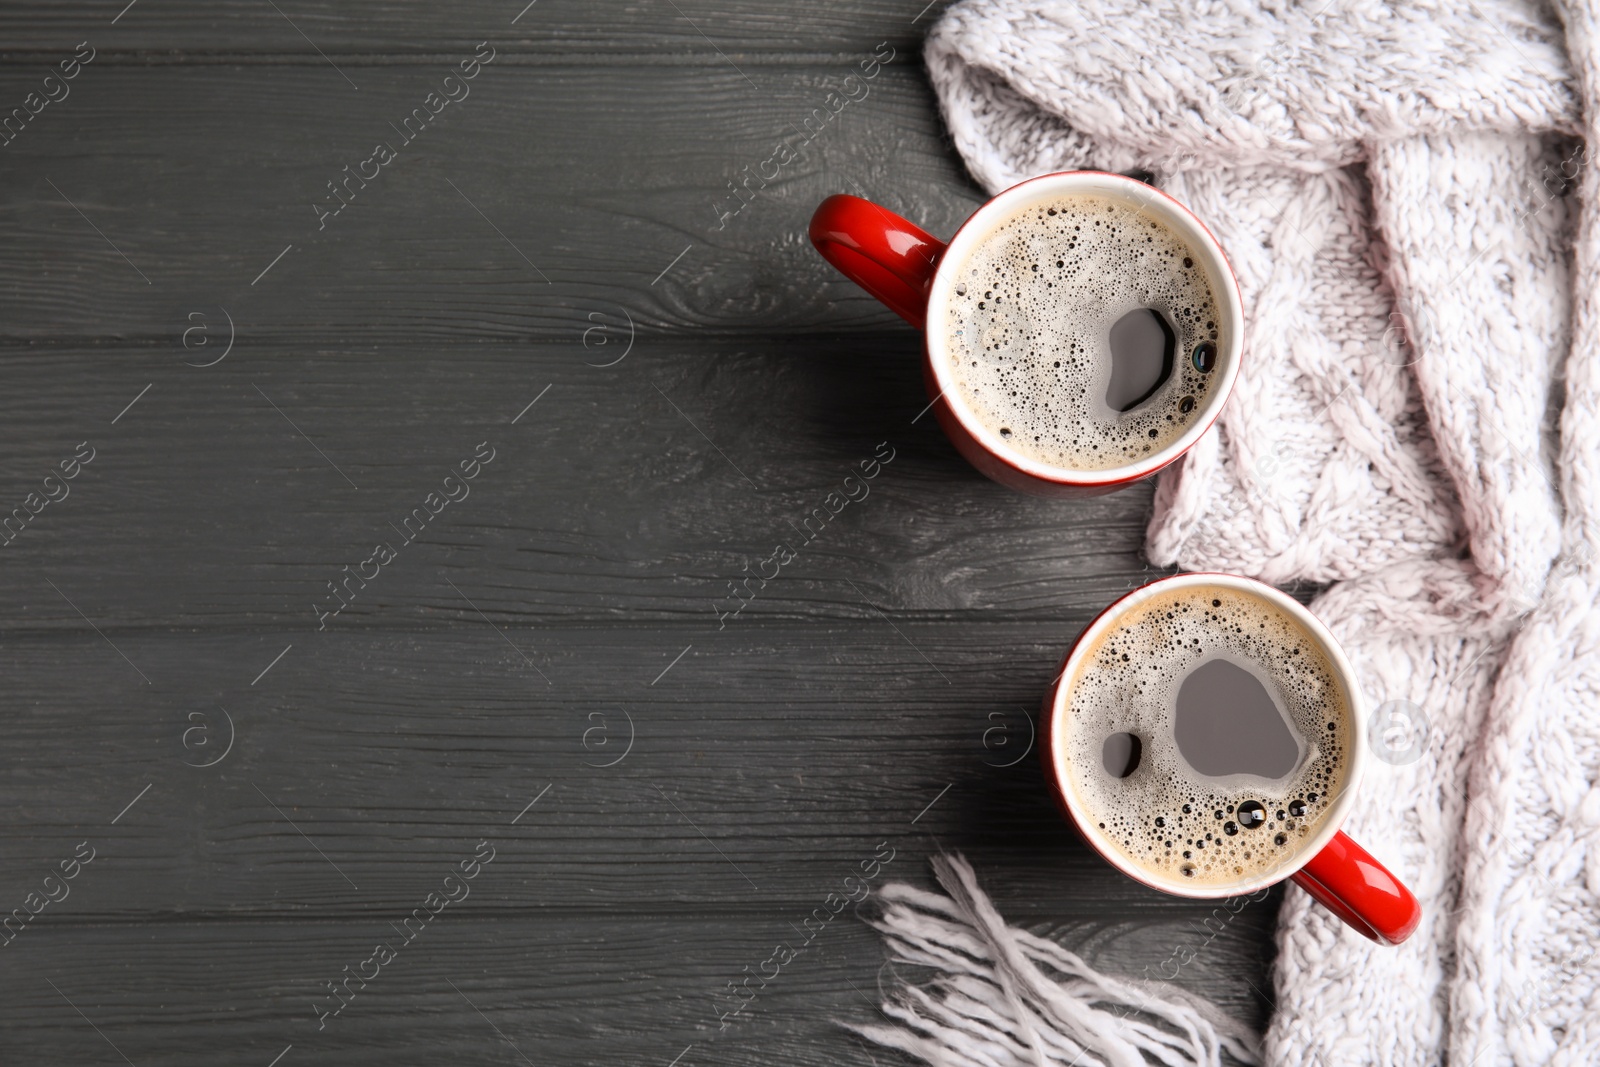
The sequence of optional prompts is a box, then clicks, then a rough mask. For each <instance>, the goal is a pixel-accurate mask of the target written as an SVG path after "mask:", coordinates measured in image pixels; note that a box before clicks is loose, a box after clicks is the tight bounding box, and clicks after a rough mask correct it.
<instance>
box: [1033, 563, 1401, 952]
mask: <svg viewBox="0 0 1600 1067" xmlns="http://www.w3.org/2000/svg"><path fill="white" fill-rule="evenodd" d="M1186 586H1222V587H1224V588H1226V589H1231V590H1234V591H1236V592H1239V593H1242V594H1244V595H1246V596H1250V597H1255V598H1258V599H1261V600H1265V601H1267V602H1269V603H1270V604H1272V605H1273V606H1276V607H1277V608H1279V609H1280V610H1281V611H1283V612H1284V613H1286V614H1287V615H1289V616H1290V617H1291V618H1293V619H1294V620H1295V621H1296V622H1297V623H1298V624H1299V626H1300V628H1301V629H1303V630H1304V631H1305V632H1306V633H1307V634H1309V635H1310V636H1311V637H1312V639H1313V640H1314V641H1315V642H1316V644H1317V645H1318V646H1320V649H1321V651H1322V652H1323V654H1324V655H1326V657H1327V660H1328V663H1329V664H1330V665H1331V666H1332V668H1333V671H1334V675H1335V684H1336V685H1338V686H1340V687H1341V689H1342V691H1343V695H1344V697H1345V706H1346V707H1348V708H1349V709H1350V721H1349V724H1348V727H1349V728H1348V729H1347V731H1346V732H1347V734H1348V736H1347V738H1346V751H1347V753H1348V757H1347V762H1346V765H1345V779H1344V786H1343V789H1342V791H1341V792H1340V793H1339V794H1338V796H1336V797H1335V798H1334V800H1333V802H1332V804H1330V805H1329V808H1328V811H1327V813H1326V814H1325V815H1324V816H1323V819H1322V823H1321V825H1320V826H1319V827H1318V828H1317V832H1316V833H1315V834H1313V835H1311V836H1310V837H1309V838H1307V839H1306V840H1305V841H1304V842H1303V843H1302V844H1301V845H1300V846H1299V847H1298V848H1297V849H1296V850H1295V852H1294V853H1293V854H1292V855H1289V856H1286V857H1284V858H1283V859H1282V860H1281V861H1279V862H1277V863H1276V864H1274V866H1272V867H1271V868H1268V869H1267V870H1265V871H1262V872H1257V873H1256V874H1255V875H1253V876H1249V877H1243V878H1240V879H1239V880H1238V881H1237V882H1232V883H1228V884H1226V885H1195V884H1192V883H1185V882H1182V881H1179V880H1177V879H1175V878H1171V877H1163V876H1162V875H1160V874H1158V873H1157V872H1154V871H1151V870H1148V869H1146V868H1143V867H1140V866H1138V865H1136V864H1135V863H1133V862H1132V861H1131V860H1129V859H1128V858H1127V857H1126V856H1125V855H1124V854H1123V853H1122V852H1121V851H1120V850H1118V849H1117V848H1115V847H1114V846H1113V845H1112V844H1111V843H1110V839H1109V838H1108V837H1107V835H1106V831H1104V830H1101V829H1099V828H1098V826H1097V824H1096V821H1095V820H1094V819H1091V818H1090V817H1089V814H1088V812H1087V811H1086V810H1085V809H1084V807H1083V805H1082V804H1081V803H1080V801H1079V798H1078V796H1077V795H1076V791H1075V789H1074V788H1073V787H1072V784H1071V781H1072V779H1071V777H1070V775H1069V772H1068V754H1067V746H1066V745H1065V744H1064V728H1065V725H1066V721H1067V719H1066V717H1067V715H1068V714H1069V707H1070V700H1069V696H1070V693H1071V689H1072V685H1073V683H1074V682H1075V681H1076V679H1077V678H1078V677H1079V674H1080V672H1081V671H1082V670H1083V668H1084V663H1085V660H1086V659H1087V658H1088V656H1089V654H1090V653H1091V652H1092V650H1093V649H1094V648H1095V647H1096V644H1097V642H1098V640H1099V638H1100V637H1101V635H1103V634H1104V633H1105V632H1106V631H1107V630H1110V629H1111V628H1113V627H1115V626H1116V625H1117V623H1118V622H1119V621H1120V620H1121V619H1122V617H1123V616H1124V615H1125V614H1126V613H1127V612H1128V611H1129V610H1130V609H1132V608H1134V607H1137V606H1138V605H1139V604H1141V603H1143V602H1144V601H1146V600H1148V599H1149V598H1150V597H1151V596H1153V595H1155V594H1157V593H1165V592H1171V591H1175V590H1180V589H1183V588H1185V587H1186ZM1365 721H1366V720H1365V716H1364V715H1363V714H1362V706H1361V688H1360V686H1359V685H1358V684H1356V677H1355V672H1354V670H1353V669H1352V668H1351V666H1350V661H1349V660H1347V659H1346V658H1345V655H1344V652H1343V650H1342V649H1340V648H1339V643H1338V642H1337V641H1335V640H1334V637H1333V635H1332V634H1331V633H1329V632H1328V629H1327V627H1325V626H1323V625H1322V622H1321V621H1320V620H1319V619H1318V618H1317V617H1316V616H1315V615H1313V614H1311V612H1310V611H1309V610H1307V609H1306V608H1305V606H1304V605H1302V604H1301V603H1300V602H1299V601H1297V600H1295V599H1293V598H1292V597H1289V596H1287V595H1285V594H1284V593H1281V592H1279V591H1278V590H1277V589H1274V588H1273V587H1272V586H1270V585H1263V584H1262V583H1260V582H1257V581H1253V580H1251V579H1249V578H1240V577H1237V576H1235V575H1230V574H1177V575H1173V576H1172V577H1170V578H1162V579H1159V580H1157V581H1154V582H1151V583H1150V584H1149V585H1146V586H1143V587H1141V588H1139V589H1136V590H1134V591H1133V592H1132V593H1129V594H1128V595H1127V596H1124V597H1122V598H1121V599H1120V600H1118V601H1117V602H1116V603H1114V604H1112V605H1111V606H1110V607H1108V608H1106V609H1105V610H1104V611H1102V612H1101V613H1100V614H1099V615H1098V616H1097V617H1096V618H1095V620H1094V621H1093V622H1091V623H1090V624H1089V625H1088V626H1087V627H1085V628H1084V631H1083V633H1081V634H1079V635H1078V639H1077V641H1075V642H1074V643H1073V646H1072V649H1071V650H1070V651H1069V652H1068V653H1067V656H1066V659H1065V660H1063V661H1062V664H1061V672H1060V673H1059V674H1057V675H1056V680H1055V683H1054V684H1053V685H1052V687H1051V689H1050V692H1049V693H1048V694H1046V696H1045V699H1044V708H1043V715H1042V727H1041V729H1040V740H1041V745H1040V750H1039V751H1040V755H1041V758H1042V760H1043V764H1044V774H1045V780H1046V781H1047V782H1048V783H1049V784H1050V790H1051V792H1052V793H1053V794H1054V796H1055V799H1056V804H1057V805H1058V806H1059V807H1060V809H1061V811H1062V813H1063V814H1064V815H1065V816H1066V818H1067V821H1068V822H1070V823H1071V824H1072V825H1073V827H1074V828H1075V829H1076V830H1077V831H1078V835H1079V836H1080V837H1082V838H1083V840H1084V841H1085V842H1087V843H1088V845H1089V847H1090V848H1092V849H1094V850H1095V851H1096V852H1098V853H1099V854H1100V856H1101V857H1102V858H1103V859H1105V861H1106V862H1107V863H1110V864H1111V865H1112V866H1113V867H1116V868H1117V869H1118V870H1120V871H1122V872H1123V873H1124V874H1126V875H1128V876H1129V877H1130V878H1133V879H1134V880H1135V881H1137V882H1140V883H1142V884H1144V885H1147V886H1149V887H1150V888H1152V889H1158V890H1160V891H1162V892H1164V893H1172V894H1175V895H1177V896H1184V897H1193V898H1199V899H1212V900H1214V899H1219V898H1223V897H1237V896H1244V895H1246V894H1249V893H1254V892H1256V891H1258V890H1260V889H1264V888H1266V887H1267V886H1270V885H1274V884H1276V883H1278V882H1281V881H1283V880H1284V879H1285V878H1289V879H1293V881H1294V882H1295V884H1296V885H1298V886H1299V887H1300V888H1301V889H1304V890H1305V891H1306V892H1307V893H1310V894H1311V895H1312V897H1314V898H1315V899H1316V900H1317V901H1318V902H1319V903H1321V904H1322V905H1323V906H1325V907H1326V908H1327V909H1328V910H1329V911H1331V912H1333V913H1334V914H1335V915H1337V916H1338V917H1339V918H1341V919H1343V920H1344V921H1345V922H1347V923H1349V924H1350V925H1351V926H1352V927H1354V928H1355V929H1356V930H1358V931H1359V932H1360V933H1362V934H1364V935H1365V936H1367V937H1369V938H1371V939H1372V940H1374V941H1377V942H1379V943H1380V944H1385V945H1398V944H1399V943H1400V942H1402V941H1404V940H1405V939H1406V938H1407V937H1410V936H1411V934H1412V932H1413V931H1414V930H1416V928H1417V924H1418V923H1419V922H1421V921H1422V909H1421V908H1420V907H1418V905H1417V899H1416V897H1414V896H1412V895H1411V891H1410V890H1409V889H1407V888H1406V887H1405V886H1404V885H1402V884H1401V882H1400V880H1399V879H1397V878H1396V877H1395V876H1394V875H1392V874H1390V873H1389V871H1388V869H1387V868H1385V867H1384V865H1383V864H1381V863H1379V862H1378V861H1377V860H1376V859H1374V858H1373V857H1372V855H1371V854H1370V853H1369V852H1367V850H1366V849H1364V848H1362V847H1361V846H1360V845H1358V844H1356V843H1355V841H1353V840H1352V839H1351V838H1350V837H1349V835H1347V834H1346V833H1345V832H1344V831H1343V830H1341V829H1340V828H1339V827H1340V825H1341V824H1342V823H1343V822H1344V818H1345V815H1346V814H1348V812H1349V809H1350V805H1351V804H1352V803H1353V802H1354V800H1355V791H1356V788H1357V786H1358V785H1359V784H1360V782H1361V773H1362V771H1363V769H1364V768H1365V766H1366V761H1367V740H1366V730H1365V729H1364V728H1363V723H1364V722H1365Z"/></svg>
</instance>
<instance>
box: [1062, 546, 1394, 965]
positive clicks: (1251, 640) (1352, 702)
mask: <svg viewBox="0 0 1600 1067" xmlns="http://www.w3.org/2000/svg"><path fill="white" fill-rule="evenodd" d="M1361 711H1362V709H1361V691H1360V688H1359V686H1358V685H1357V684H1356V679H1355V676H1354V674H1353V672H1352V671H1351V668H1350V664H1349V662H1348V661H1347V660H1346V659H1345V656H1344V653H1343V652H1342V651H1341V650H1340V648H1339V645H1338V643H1337V642H1336V641H1335V640H1334V639H1333V636H1332V635H1331V634H1330V633H1329V632H1328V630H1327V628H1326V627H1324V626H1323V625H1322V623H1321V622H1319V621H1318V620H1317V617H1316V616H1315V615H1313V614H1311V612H1310V611H1308V610H1307V609H1306V608H1305V607H1304V606H1302V605H1301V604H1300V603H1299V602H1298V601H1295V600H1293V599H1292V598H1290V597H1288V596H1286V595H1285V594H1283V593H1281V592H1279V591H1278V590H1276V589H1274V588H1272V587H1271V586H1267V585H1263V584H1261V583H1260V582H1255V581H1252V580H1250V579H1248V578H1238V577H1234V576H1231V575H1221V574H1180V575H1175V576H1173V577H1170V578H1163V579H1160V580H1158V581H1155V582H1152V583H1151V584H1149V585H1146V586H1144V587H1143V588H1141V589H1138V590H1136V591H1134V592H1132V593H1130V594H1128V595H1127V596H1125V597H1123V598H1122V599H1121V600H1118V601H1117V602H1116V603H1115V604H1112V605H1111V606H1110V607H1109V608H1107V609H1106V610H1105V611H1103V612H1101V613H1100V615H1099V617H1098V618H1096V619H1095V620H1094V621H1093V622H1091V623H1090V624H1089V626H1088V627H1087V628H1086V629H1085V630H1084V631H1083V633H1082V634H1081V635H1080V636H1079V637H1078V640H1077V642H1076V643H1075V644H1074V645H1073V647H1072V650H1071V651H1070V652H1069V653H1068V654H1067V657H1066V660H1065V661H1064V663H1063V664H1062V667H1061V673H1060V674H1059V675H1057V677H1056V681H1055V684H1054V686H1053V687H1052V689H1051V691H1050V693H1049V694H1048V695H1047V696H1046V698H1045V702H1044V717H1043V725H1042V727H1041V729H1040V736H1041V739H1042V741H1043V744H1042V746H1041V752H1042V755H1043V762H1044V771H1045V778H1046V780H1047V781H1048V782H1049V784H1050V787H1051V790H1052V792H1053V793H1054V794H1055V797H1056V801H1057V803H1058V805H1059V806H1060V808H1061V810H1062V812H1063V813H1064V814H1065V815H1066V817H1067V819H1068V821H1069V822H1071V823H1072V825H1073V826H1074V827H1076V828H1077V830H1078V832H1079V834H1080V835H1081V836H1082V837H1083V839H1084V840H1085V841H1087V842H1088V844H1089V845H1090V847H1091V848H1093V849H1094V850H1095V851H1096V852H1098V853H1099V854H1100V855H1101V856H1102V857H1104V858H1105V860H1106V861H1107V862H1108V863H1110V864H1111V865H1112V866H1114V867H1116V868H1117V869H1118V870H1120V871H1122V872H1123V873H1124V874H1127V875H1128V876H1129V877H1131V878H1133V879H1135V880H1136V881H1139V882H1142V883H1143V884H1145V885H1147V886H1150V887H1151V888H1153V889H1159V890H1161V891H1163V892H1167V893H1174V894H1177V895H1179V896H1185V897H1198V898H1219V897H1237V896H1242V895H1245V894H1248V893H1253V892H1256V891H1257V890H1260V889H1263V888H1265V887H1267V886H1270V885H1273V884H1274V883H1276V882H1280V881H1282V880H1284V879H1286V878H1290V879H1293V880H1294V881H1295V882H1296V883H1297V884H1298V885H1299V886H1300V887H1301V888H1303V889H1305V890H1306V891H1307V892H1309V893H1310V894H1311V895H1312V896H1313V897H1315V898H1316V899H1317V900H1318V901H1319V902H1320V903H1322V904H1324V905H1326V906H1327V907H1328V908H1329V909H1330V910H1331V911H1332V912H1333V913H1334V914H1335V915H1337V916H1339V918H1341V919H1343V920H1344V921H1345V922H1347V923H1349V924H1350V925H1351V926H1353V927H1355V928H1356V929H1357V930H1358V931H1360V932H1361V933H1362V934H1365V935H1366V936H1367V937H1369V938H1372V939H1373V940H1375V941H1379V942H1382V943H1385V944H1391V945H1392V944H1398V943H1399V942H1401V941H1403V940H1405V938H1407V937H1408V936H1410V934H1411V932H1412V931H1413V930H1415V929H1416V927H1417V923H1418V922H1419V921H1420V920H1421V917H1422V913H1421V911H1420V909H1419V908H1418V906H1417V902H1416V898H1414V897H1413V896H1412V895H1411V893H1410V891H1409V890H1407V889H1406V887H1405V886H1404V885H1402V884H1401V883H1400V882H1399V880H1398V879H1396V878H1395V877H1394V876H1393V875H1392V874H1390V873H1389V872H1388V870H1386V869H1385V868H1384V866H1383V864H1381V863H1379V862H1378V861H1377V860H1376V859H1374V858H1373V857H1372V856H1371V855H1370V854H1369V853H1367V851H1366V850H1365V849H1363V848H1362V847H1361V846H1360V845H1358V844H1356V843H1355V842H1354V841H1353V840H1351V839H1350V838H1349V837H1348V836H1347V835H1346V834H1345V833H1344V832H1343V831H1342V830H1341V829H1340V828H1339V827H1340V824H1341V823H1342V822H1343V821H1344V817H1345V814H1346V812H1347V811H1348V810H1349V808H1350V805H1351V803H1352V802H1353V800H1354V799H1355V791H1356V788H1357V786H1358V784H1359V783H1360V780H1361V772H1362V768H1363V766H1364V765H1365V763H1366V759H1367V750H1366V740H1365V736H1366V735H1365V731H1364V730H1363V729H1362V728H1361V724H1362V722H1363V717H1362V714H1361Z"/></svg>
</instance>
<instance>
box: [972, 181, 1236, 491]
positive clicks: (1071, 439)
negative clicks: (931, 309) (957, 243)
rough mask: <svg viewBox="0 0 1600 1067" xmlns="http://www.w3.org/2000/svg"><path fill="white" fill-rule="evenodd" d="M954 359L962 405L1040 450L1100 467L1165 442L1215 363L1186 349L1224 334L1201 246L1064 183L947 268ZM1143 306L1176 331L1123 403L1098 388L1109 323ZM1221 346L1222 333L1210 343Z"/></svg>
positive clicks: (1056, 461) (1023, 448)
mask: <svg viewBox="0 0 1600 1067" xmlns="http://www.w3.org/2000/svg"><path fill="white" fill-rule="evenodd" d="M952 277H953V281H952V282H951V285H952V287H953V288H952V290H951V298H950V301H949V313H948V316H947V321H946V327H947V330H948V336H949V341H950V344H949V357H948V358H949V361H950V362H949V367H950V369H951V371H952V376H953V378H954V381H955V382H956V383H957V385H958V387H959V388H960V390H961V393H962V396H963V398H964V399H965V401H966V403H967V405H968V407H969V408H970V409H971V410H972V411H973V413H974V414H975V415H977V417H978V419H979V420H980V421H981V422H982V423H983V424H984V425H985V426H986V427H988V429H989V430H990V431H991V432H993V433H994V434H995V435H996V436H998V437H999V438H1000V439H1001V440H1002V441H1003V442H1005V443H1006V444H1007V445H1009V446H1011V447H1012V448H1014V449H1016V450H1017V451H1018V452H1020V453H1021V454H1022V455H1024V456H1026V457H1028V458H1029V459H1032V460H1035V461H1038V462H1040V463H1044V464H1048V465H1050V466H1055V467H1065V468H1069V469H1073V470H1106V469H1109V468H1113V467H1120V466H1123V465H1125V464H1128V463H1130V462H1136V461H1138V460H1140V459H1143V458H1145V457H1147V456H1149V455H1151V454H1153V453H1155V452H1158V451H1160V450H1161V449H1163V448H1165V447H1166V446H1167V445H1169V444H1171V443H1172V442H1173V441H1174V440H1176V439H1177V438H1178V437H1179V436H1180V435H1182V433H1183V432H1184V431H1185V430H1186V429H1188V427H1189V425H1190V424H1191V423H1192V422H1193V421H1194V419H1195V418H1196V417H1197V416H1198V414H1199V413H1200V412H1202V411H1204V410H1205V408H1206V395H1207V393H1208V392H1209V391H1210V389H1211V383H1212V380H1213V379H1215V378H1217V377H1219V376H1220V371H1218V370H1216V369H1212V370H1211V371H1210V372H1209V373H1205V372H1202V371H1200V370H1199V369H1197V367H1196V366H1195V361H1194V353H1195V349H1196V347H1197V346H1198V345H1200V344H1201V343H1202V342H1205V341H1210V342H1212V343H1213V344H1214V345H1217V344H1218V343H1219V337H1218V331H1219V328H1220V327H1219V323H1220V318H1221V317H1220V314H1219V308H1218V303H1217V299H1216V296H1215V295H1214V294H1213V292H1212V290H1211V283H1210V281H1209V279H1208V278H1207V277H1206V271H1205V269H1204V267H1202V266H1201V257H1199V256H1197V255H1196V254H1195V253H1194V250H1193V249H1191V248H1190V247H1189V246H1188V245H1187V244H1186V243H1185V242H1184V241H1183V240H1182V239H1181V238H1180V237H1179V236H1178V235H1177V234H1176V233H1174V232H1173V231H1172V230H1170V229H1168V228H1167V227H1166V226H1165V225H1164V224H1163V223H1161V222H1159V221H1158V220H1156V219H1155V218H1152V217H1151V216H1150V215H1148V214H1145V213H1144V212H1142V211H1140V210H1139V209H1137V208H1136V207H1133V206H1131V205H1128V204H1125V203H1122V202H1121V201H1116V200H1112V199H1110V198H1107V197H1103V196H1093V195H1076V196H1063V197H1059V198H1056V199H1054V200H1049V201H1043V202H1039V203H1036V204H1033V205H1031V206H1029V207H1028V208H1026V209H1024V210H1022V211H1020V212H1018V213H1017V214H1015V215H1012V216H1011V217H1010V218H1008V219H1006V220H1005V221H1004V222H1002V223H1000V224H999V225H997V226H996V227H995V228H994V229H993V230H992V231H991V232H990V233H988V234H987V235H985V237H984V238H983V240H982V241H980V242H979V243H978V244H977V245H976V247H974V248H973V250H972V251H971V253H969V254H968V256H967V259H966V260H965V262H963V263H962V264H961V265H960V267H959V268H958V269H957V271H956V273H955V274H954V275H953V276H952ZM1138 308H1153V309H1155V310H1157V311H1159V312H1160V313H1161V315H1162V316H1163V317H1164V318H1165V319H1166V320H1167V323H1168V325H1170V326H1171V327H1172V328H1173V330H1174V332H1175V333H1176V335H1177V345H1176V350H1175V352H1174V356H1173V371H1172V374H1171V376H1170V377H1169V378H1168V379H1167V381H1166V382H1165V383H1164V384H1163V385H1162V386H1161V387H1160V388H1159V389H1158V390H1157V391H1156V392H1155V394H1154V395H1153V396H1151V397H1150V398H1149V399H1148V400H1146V401H1145V402H1144V403H1142V404H1140V405H1138V406H1137V407H1136V408H1134V409H1133V410H1131V411H1127V412H1119V411H1115V410H1113V409H1112V408H1111V407H1110V406H1109V405H1107V404H1106V402H1105V395H1106V386H1107V383H1108V382H1109V379H1110V374H1111V349H1110V332H1111V326H1112V324H1113V323H1115V322H1116V321H1117V320H1118V319H1119V318H1121V317H1122V316H1123V315H1125V314H1127V313H1128V312H1130V311H1133V310H1135V309H1138ZM1219 347H1220V345H1219Z"/></svg>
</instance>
